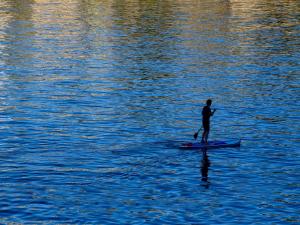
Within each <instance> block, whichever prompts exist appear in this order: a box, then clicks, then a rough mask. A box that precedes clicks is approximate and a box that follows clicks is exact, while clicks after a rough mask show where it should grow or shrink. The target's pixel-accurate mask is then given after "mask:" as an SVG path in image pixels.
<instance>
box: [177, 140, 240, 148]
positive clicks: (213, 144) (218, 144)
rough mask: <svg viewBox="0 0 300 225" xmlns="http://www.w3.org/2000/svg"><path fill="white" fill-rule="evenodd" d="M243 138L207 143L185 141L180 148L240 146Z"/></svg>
mask: <svg viewBox="0 0 300 225" xmlns="http://www.w3.org/2000/svg"><path fill="white" fill-rule="evenodd" d="M240 145H241V140H239V141H209V142H208V143H207V144H204V143H200V142H194V143H191V142H190V143H184V144H182V145H181V146H180V147H179V148H180V149H211V148H227V147H239V146H240Z"/></svg>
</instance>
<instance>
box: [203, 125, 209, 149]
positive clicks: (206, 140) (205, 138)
mask: <svg viewBox="0 0 300 225" xmlns="http://www.w3.org/2000/svg"><path fill="white" fill-rule="evenodd" d="M205 128H206V129H205V132H206V133H205V137H204V142H205V143H206V144H207V143H208V135H209V130H210V129H209V123H207V124H206V126H205Z"/></svg>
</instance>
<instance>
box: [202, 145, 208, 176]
mask: <svg viewBox="0 0 300 225" xmlns="http://www.w3.org/2000/svg"><path fill="white" fill-rule="evenodd" d="M202 152H203V155H202V165H201V175H202V179H201V180H202V181H205V182H208V167H209V166H210V161H209V159H208V156H207V150H206V149H203V151H202Z"/></svg>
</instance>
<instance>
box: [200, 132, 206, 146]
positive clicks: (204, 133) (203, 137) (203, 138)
mask: <svg viewBox="0 0 300 225" xmlns="http://www.w3.org/2000/svg"><path fill="white" fill-rule="evenodd" d="M205 136H206V131H205V129H204V130H203V133H202V139H201V143H204V140H205Z"/></svg>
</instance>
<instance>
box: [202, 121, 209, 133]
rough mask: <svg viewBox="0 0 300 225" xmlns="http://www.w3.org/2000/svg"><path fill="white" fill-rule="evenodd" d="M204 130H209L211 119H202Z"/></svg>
mask: <svg viewBox="0 0 300 225" xmlns="http://www.w3.org/2000/svg"><path fill="white" fill-rule="evenodd" d="M202 125H203V129H204V131H209V128H210V127H209V121H202Z"/></svg>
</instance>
